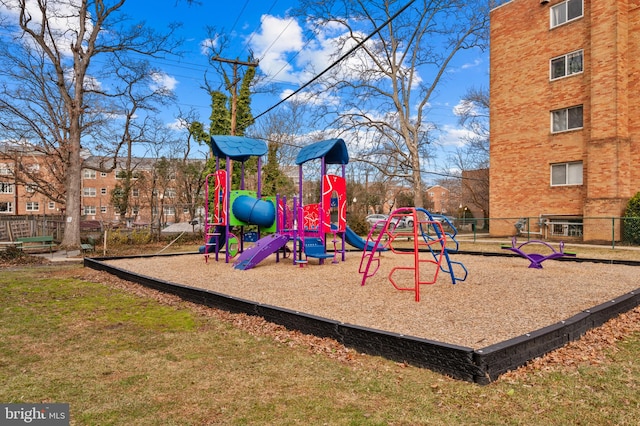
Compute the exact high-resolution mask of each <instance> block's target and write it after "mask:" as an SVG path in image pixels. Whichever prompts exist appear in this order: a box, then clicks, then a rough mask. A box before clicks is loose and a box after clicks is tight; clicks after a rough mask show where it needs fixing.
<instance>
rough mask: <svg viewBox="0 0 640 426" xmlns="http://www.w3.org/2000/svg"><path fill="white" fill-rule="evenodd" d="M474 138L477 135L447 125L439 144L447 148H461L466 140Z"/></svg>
mask: <svg viewBox="0 0 640 426" xmlns="http://www.w3.org/2000/svg"><path fill="white" fill-rule="evenodd" d="M474 136H476V135H475V134H474V133H473V132H471V131H469V130H466V129H463V128H462V127H456V126H452V125H450V124H446V125H444V126H442V128H441V130H440V137H439V138H438V143H439V144H440V145H442V146H445V147H461V146H463V145H464V144H465V141H466V140H468V139H469V138H472V137H474Z"/></svg>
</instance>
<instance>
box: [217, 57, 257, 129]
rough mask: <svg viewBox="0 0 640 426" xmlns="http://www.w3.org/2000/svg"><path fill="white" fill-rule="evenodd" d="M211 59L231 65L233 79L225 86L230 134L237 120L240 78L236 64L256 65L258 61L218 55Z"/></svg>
mask: <svg viewBox="0 0 640 426" xmlns="http://www.w3.org/2000/svg"><path fill="white" fill-rule="evenodd" d="M211 60H212V61H216V62H223V63H227V64H231V65H233V79H232V80H231V84H230V85H229V86H228V87H227V90H228V91H229V92H231V134H232V135H235V134H236V125H237V122H238V118H237V111H238V83H239V82H240V80H241V78H240V77H238V66H240V65H242V66H245V67H257V66H258V61H254V62H247V61H240V60H238V59H225V58H221V57H220V56H214V57H213V58H211Z"/></svg>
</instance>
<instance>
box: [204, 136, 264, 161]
mask: <svg viewBox="0 0 640 426" xmlns="http://www.w3.org/2000/svg"><path fill="white" fill-rule="evenodd" d="M210 144H211V150H212V151H213V155H215V156H216V157H229V158H230V159H232V160H234V161H241V162H245V161H247V160H248V159H249V158H250V157H253V156H256V157H261V156H263V155H265V154H266V153H267V144H266V142H264V141H261V140H258V139H251V138H246V137H244V136H230V135H215V136H211V142H210Z"/></svg>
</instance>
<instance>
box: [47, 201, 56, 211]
mask: <svg viewBox="0 0 640 426" xmlns="http://www.w3.org/2000/svg"><path fill="white" fill-rule="evenodd" d="M48 208H49V210H53V209H55V208H56V203H55V202H53V201H49V203H48Z"/></svg>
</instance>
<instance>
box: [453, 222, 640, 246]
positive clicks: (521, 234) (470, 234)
mask: <svg viewBox="0 0 640 426" xmlns="http://www.w3.org/2000/svg"><path fill="white" fill-rule="evenodd" d="M454 226H455V227H456V229H457V230H458V235H459V236H460V237H461V238H466V239H472V240H473V241H477V240H478V239H487V238H489V239H511V238H513V237H517V238H518V239H523V240H532V239H536V240H545V241H565V242H573V243H585V244H597V245H608V246H611V247H613V248H615V246H616V245H621V246H640V218H637V217H544V216H542V217H540V216H532V217H510V218H481V219H477V218H459V219H455V220H454Z"/></svg>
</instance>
